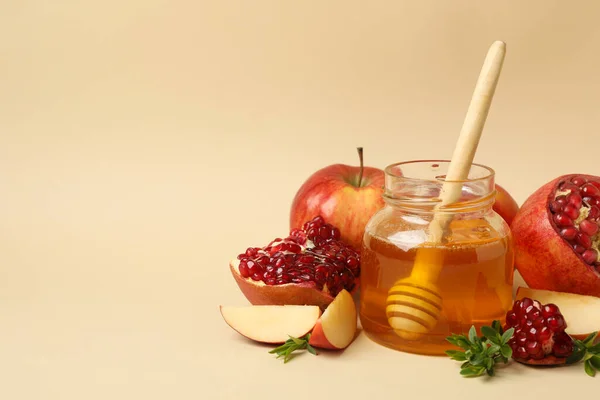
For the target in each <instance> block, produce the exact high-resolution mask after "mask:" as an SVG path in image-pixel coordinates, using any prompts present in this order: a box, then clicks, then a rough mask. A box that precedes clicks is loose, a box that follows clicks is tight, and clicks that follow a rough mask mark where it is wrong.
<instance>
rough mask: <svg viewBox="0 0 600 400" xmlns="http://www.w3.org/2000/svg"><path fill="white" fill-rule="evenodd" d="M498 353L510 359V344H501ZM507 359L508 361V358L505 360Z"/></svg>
mask: <svg viewBox="0 0 600 400" xmlns="http://www.w3.org/2000/svg"><path fill="white" fill-rule="evenodd" d="M500 353H501V354H502V355H503V356H504V357H506V358H508V359H510V358H511V357H512V349H511V347H510V346H508V345H504V346H502V347H501V348H500ZM507 361H508V360H507ZM505 362H506V361H505Z"/></svg>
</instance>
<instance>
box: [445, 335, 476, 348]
mask: <svg viewBox="0 0 600 400" xmlns="http://www.w3.org/2000/svg"><path fill="white" fill-rule="evenodd" d="M446 340H447V341H448V342H450V343H452V344H453V345H455V346H457V347H460V348H461V349H465V350H467V349H470V348H471V344H470V343H469V341H468V339H467V338H466V337H465V336H464V335H451V336H448V337H447V338H446Z"/></svg>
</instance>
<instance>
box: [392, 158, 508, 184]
mask: <svg viewBox="0 0 600 400" xmlns="http://www.w3.org/2000/svg"><path fill="white" fill-rule="evenodd" d="M450 161H451V160H444V159H423V160H408V161H400V162H397V163H393V164H389V165H388V166H386V167H385V169H384V172H385V174H386V175H389V176H391V177H393V178H398V179H406V180H411V181H424V180H430V181H434V182H435V181H441V182H450V183H470V182H479V181H485V180H488V179H490V178H493V177H494V176H495V174H496V171H495V170H494V169H493V168H491V167H489V166H487V165H484V164H479V163H471V168H472V167H473V166H475V167H479V168H481V169H482V170H485V171H487V172H488V173H487V174H485V175H484V176H480V177H476V178H467V179H460V180H445V179H423V178H412V177H410V176H406V175H399V174H397V173H394V172H393V170H394V168H396V167H398V166H402V165H415V164H450Z"/></svg>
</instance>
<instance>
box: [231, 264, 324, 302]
mask: <svg viewBox="0 0 600 400" xmlns="http://www.w3.org/2000/svg"><path fill="white" fill-rule="evenodd" d="M229 269H230V270H231V274H232V275H233V278H234V279H235V281H236V283H237V285H238V287H239V288H240V290H241V291H242V293H243V294H244V296H245V297H246V299H247V300H248V301H249V302H250V304H253V305H299V306H302V305H314V306H319V308H321V310H324V309H325V308H327V306H328V305H329V304H330V303H331V302H332V301H333V296H331V295H330V294H328V293H324V292H322V291H320V290H318V289H317V288H315V285H314V283H311V282H303V283H289V284H285V285H273V286H269V285H265V284H262V285H259V284H257V283H255V282H254V281H253V280H252V279H250V278H244V277H242V276H241V275H240V274H239V272H238V271H237V269H236V268H235V266H234V265H233V262H230V263H229Z"/></svg>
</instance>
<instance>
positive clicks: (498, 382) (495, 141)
mask: <svg viewBox="0 0 600 400" xmlns="http://www.w3.org/2000/svg"><path fill="white" fill-rule="evenodd" d="M599 12H600V3H598V2H594V1H579V2H578V1H570V2H566V1H549V0H547V1H503V2H491V1H477V2H475V1H459V0H455V1H442V0H438V1H418V2H417V1H410V2H409V1H387V2H382V1H373V2H366V1H341V0H339V1H284V0H279V1H278V0H271V1H265V0H254V1H250V0H247V1H196V2H194V1H189V2H185V1H166V0H163V1H161V0H145V1H141V0H130V1H127V2H124V1H116V0H105V1H97V2H91V1H53V2H49V1H41V0H37V1H36V0H19V1H10V0H4V1H2V3H1V4H0V184H1V194H0V376H1V379H0V382H1V383H0V398H2V399H7V400H8V399H11V400H12V399H48V400H50V399H147V400H150V399H220V398H231V399H245V398H263V399H279V398H288V399H303V398H308V397H314V398H319V399H320V398H327V397H331V396H334V397H337V396H339V397H346V398H357V399H359V398H366V397H369V398H373V399H375V398H386V397H387V398H392V397H393V398H402V397H404V396H408V397H410V398H415V397H417V396H418V397H419V398H433V397H440V398H464V397H465V396H466V395H467V393H468V395H469V397H473V398H474V397H476V396H477V397H483V396H486V397H487V398H488V399H496V398H498V399H499V398H504V396H505V395H506V394H507V393H519V394H528V395H535V396H536V397H538V396H539V397H540V398H541V397H543V396H547V395H550V394H552V395H560V396H567V395H569V396H573V391H580V392H581V393H582V394H583V393H585V394H589V393H590V392H591V390H595V389H597V388H598V382H597V379H599V378H597V379H596V380H593V379H591V378H588V377H587V376H586V375H585V374H584V373H583V370H582V368H578V367H573V368H568V369H564V368H563V369H554V370H547V371H546V370H544V371H539V370H533V369H527V368H523V367H518V366H515V367H511V368H509V369H506V370H504V371H503V372H502V373H501V375H500V376H499V377H498V378H497V379H495V380H494V381H492V382H488V381H486V380H485V379H478V380H466V379H463V378H461V377H460V376H459V375H458V365H456V364H455V363H454V362H452V361H450V360H448V359H444V358H430V357H418V356H412V355H408V354H403V353H399V352H394V351H391V350H387V349H384V348H382V347H379V346H377V345H375V344H373V343H371V342H370V341H369V340H367V339H366V338H365V337H364V336H361V337H359V339H358V340H357V341H356V342H355V343H354V344H353V345H352V346H351V347H350V348H349V349H347V351H345V352H344V353H343V354H339V355H322V356H319V357H309V356H301V357H298V358H296V359H295V360H293V362H290V363H289V364H286V365H283V364H282V363H281V362H280V361H278V360H275V359H274V358H273V357H272V356H271V355H269V354H267V348H265V347H261V346H255V345H252V344H249V343H248V342H246V341H244V340H243V339H242V338H241V337H239V336H237V335H236V334H235V333H234V332H233V331H232V330H230V329H229V328H228V327H227V326H226V325H225V324H224V322H223V321H222V319H221V317H220V315H219V313H218V305H219V304H245V299H244V298H243V296H242V295H241V293H240V292H239V291H238V289H237V286H236V285H235V283H234V281H233V279H232V278H231V276H230V275H229V272H228V270H227V268H226V267H227V261H228V260H229V259H230V258H231V257H233V256H235V255H236V254H237V253H238V252H240V251H242V250H244V249H245V248H246V247H248V246H249V245H261V244H264V243H265V242H266V241H267V240H270V239H272V238H274V237H276V236H279V235H281V234H284V233H285V232H286V231H287V223H288V221H287V218H288V212H289V205H290V203H291V200H292V197H293V195H294V193H295V191H296V189H297V188H298V187H299V186H300V184H301V183H302V182H303V181H304V179H305V178H306V177H308V175H310V174H311V173H312V172H314V171H315V170H317V169H319V168H321V167H323V166H325V165H328V164H331V163H338V162H341V163H356V161H357V160H356V155H355V147H356V146H359V145H361V146H364V147H365V151H366V161H367V163H368V164H370V165H374V166H378V167H384V166H385V165H387V164H389V163H392V162H395V161H401V160H408V159H416V158H421V157H428V158H429V157H440V158H443V157H449V156H450V155H451V151H452V146H453V143H454V140H455V139H456V135H457V133H458V131H459V129H460V125H461V122H462V118H463V116H464V113H465V110H466V107H467V104H468V101H469V98H470V95H471V91H472V88H473V85H474V83H475V80H476V77H477V74H478V72H479V68H480V66H481V62H482V60H483V57H484V55H485V52H486V51H487V47H488V46H489V45H490V44H491V42H492V41H494V40H497V39H501V40H504V41H506V42H507V44H508V54H507V59H506V63H505V68H504V72H503V75H502V78H501V82H500V84H499V86H498V91H497V93H496V98H495V100H494V104H493V109H492V111H491V112H490V115H489V120H488V124H487V126H486V131H485V134H484V137H483V139H482V141H481V145H480V149H479V152H478V154H477V157H476V161H478V162H481V163H485V164H488V165H490V166H492V167H493V168H495V169H496V171H497V181H498V182H499V183H500V184H502V185H503V186H505V187H506V188H507V189H508V190H510V191H511V192H512V193H513V195H514V196H515V198H516V199H517V200H518V201H519V203H521V202H522V201H523V200H525V198H526V197H527V195H528V194H529V193H531V192H532V191H533V190H535V188H537V187H538V186H540V185H541V184H543V183H545V182H546V181H548V180H550V179H552V178H554V177H556V176H558V175H560V174H563V173H570V172H586V173H592V174H594V173H596V174H598V173H600V171H598V168H597V166H596V165H597V164H596V160H597V154H598V150H597V145H598V141H597V138H598V125H599V123H600V114H599V113H598V104H599V100H600V90H599V89H600V77H599V76H598V75H597V71H600V56H599V55H598V49H599V48H600V27H599V25H598V15H599Z"/></svg>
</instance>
